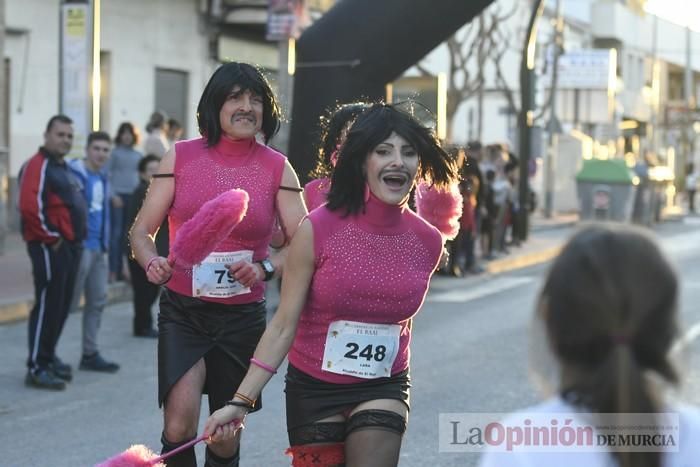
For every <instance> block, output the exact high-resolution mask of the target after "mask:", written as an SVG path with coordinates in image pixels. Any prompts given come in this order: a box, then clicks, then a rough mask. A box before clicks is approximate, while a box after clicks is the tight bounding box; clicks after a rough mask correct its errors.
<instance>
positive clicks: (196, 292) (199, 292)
mask: <svg viewBox="0 0 700 467" xmlns="http://www.w3.org/2000/svg"><path fill="white" fill-rule="evenodd" d="M240 260H248V261H251V262H252V261H253V252H252V251H251V250H242V251H234V252H220V253H211V254H210V255H209V256H207V257H206V258H204V261H202V262H201V263H199V264H197V265H195V266H193V267H192V296H193V297H212V298H229V297H233V296H235V295H241V294H245V293H250V288H249V287H243V286H242V285H241V283H240V282H238V281H237V280H236V279H235V278H234V277H233V276H232V275H231V273H229V272H228V269H227V268H226V265H227V264H233V263H235V262H236V261H240Z"/></svg>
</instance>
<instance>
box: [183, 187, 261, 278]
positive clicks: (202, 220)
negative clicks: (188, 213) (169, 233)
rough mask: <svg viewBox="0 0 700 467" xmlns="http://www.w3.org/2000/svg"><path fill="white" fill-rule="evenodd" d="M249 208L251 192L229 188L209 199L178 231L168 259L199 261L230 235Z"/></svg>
mask: <svg viewBox="0 0 700 467" xmlns="http://www.w3.org/2000/svg"><path fill="white" fill-rule="evenodd" d="M247 210H248V193H247V192H246V191H244V190H238V189H236V190H229V191H225V192H224V193H221V194H220V195H219V196H217V197H216V198H214V199H212V200H209V201H207V202H206V203H204V205H202V207H201V208H199V211H197V213H196V214H195V215H194V216H192V218H191V219H190V220H188V221H187V222H185V223H184V224H182V226H180V229H179V230H178V231H177V235H176V236H175V241H174V242H173V244H172V246H171V247H170V256H169V260H170V261H171V262H174V264H177V265H179V266H182V267H186V268H188V267H192V266H193V265H195V264H199V263H201V262H202V260H204V258H206V257H207V256H208V255H209V253H211V252H212V251H214V250H215V249H216V247H217V246H218V245H219V244H220V243H221V241H222V240H224V239H225V238H226V237H228V236H229V234H230V233H231V231H233V229H234V228H235V227H236V226H237V225H238V224H239V223H240V222H241V221H242V220H243V217H245V214H246V211H247Z"/></svg>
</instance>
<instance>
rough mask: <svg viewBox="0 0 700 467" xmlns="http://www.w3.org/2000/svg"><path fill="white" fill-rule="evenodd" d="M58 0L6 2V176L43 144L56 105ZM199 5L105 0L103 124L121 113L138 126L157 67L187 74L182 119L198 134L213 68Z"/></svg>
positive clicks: (149, 103) (185, 0) (113, 124)
mask: <svg viewBox="0 0 700 467" xmlns="http://www.w3.org/2000/svg"><path fill="white" fill-rule="evenodd" d="M59 3H60V2H59V1H58V0H53V1H47V0H7V1H6V2H5V5H6V24H7V27H8V35H7V40H6V44H5V55H6V57H8V58H9V59H10V60H11V66H12V76H11V81H10V99H9V107H10V115H9V118H10V175H11V177H16V176H17V172H18V171H19V168H20V167H21V165H22V163H23V162H24V161H25V160H27V159H28V158H29V157H30V156H31V155H32V154H34V153H35V152H36V150H37V148H38V147H39V146H40V145H41V144H42V143H43V137H42V134H43V132H44V128H45V125H46V122H47V120H48V119H49V117H51V116H52V115H54V114H56V113H58V111H59V108H58V105H59V89H58V76H59V75H58V68H59V61H58V54H59ZM197 4H198V3H197V1H195V0H148V1H142V0H102V38H101V39H102V44H101V49H102V50H103V51H108V52H110V54H111V72H110V96H109V109H110V112H109V128H102V129H103V130H106V131H108V132H109V133H110V134H114V132H115V130H116V128H117V126H118V125H119V123H120V122H122V121H126V120H128V121H131V122H133V123H134V124H135V125H136V126H137V127H139V128H141V129H143V127H144V126H145V124H146V123H147V121H148V117H149V115H150V113H151V112H152V111H153V110H154V108H153V107H154V104H155V83H154V81H155V70H156V68H157V67H160V68H167V69H173V70H179V71H185V72H187V73H188V76H189V92H188V96H187V100H188V103H189V104H188V105H189V107H188V117H187V121H186V122H183V123H184V124H185V128H186V134H187V135H188V136H190V137H192V136H195V135H196V134H197V130H196V122H195V111H196V106H197V102H198V101H199V96H200V94H201V92H202V90H203V88H204V85H205V84H206V81H207V79H208V78H209V76H210V74H211V72H212V71H213V68H214V64H213V63H212V62H211V61H210V60H209V52H208V45H207V44H208V41H207V38H206V36H205V33H206V31H205V29H204V28H203V27H202V26H200V23H199V17H198V12H197ZM19 30H26V31H27V32H26V33H21V32H20V31H19ZM27 38H29V49H28V51H26V44H27ZM25 52H26V55H25ZM25 67H26V69H25Z"/></svg>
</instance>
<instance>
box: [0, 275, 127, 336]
mask: <svg viewBox="0 0 700 467" xmlns="http://www.w3.org/2000/svg"><path fill="white" fill-rule="evenodd" d="M131 297H132V292H131V286H130V285H129V284H128V283H124V282H118V283H115V284H110V285H109V288H108V290H107V305H108V306H109V305H114V304H115V303H122V302H126V301H129V300H131ZM33 306H34V296H33V295H29V296H26V297H23V298H20V299H15V300H14V301H12V302H9V301H8V302H6V303H0V325H3V324H11V323H16V322H18V321H26V320H27V319H28V318H29V313H30V312H31V311H32V307H33ZM78 306H79V307H80V308H79V310H82V306H83V300H82V299H81V301H80V304H79V305H78Z"/></svg>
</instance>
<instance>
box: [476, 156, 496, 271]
mask: <svg viewBox="0 0 700 467" xmlns="http://www.w3.org/2000/svg"><path fill="white" fill-rule="evenodd" d="M495 180H496V172H494V171H493V170H487V171H486V183H485V184H484V189H483V196H484V212H485V215H484V216H483V217H482V218H481V236H480V240H481V255H482V257H483V258H484V259H492V258H493V243H494V238H493V236H494V224H495V223H496V220H497V218H498V206H497V205H496V201H495V200H494V196H495V193H494V190H493V183H494V181H495Z"/></svg>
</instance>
